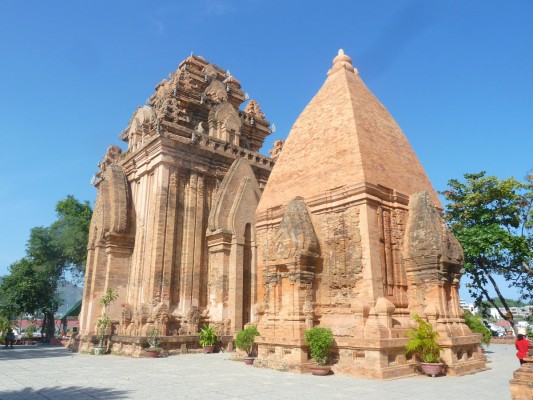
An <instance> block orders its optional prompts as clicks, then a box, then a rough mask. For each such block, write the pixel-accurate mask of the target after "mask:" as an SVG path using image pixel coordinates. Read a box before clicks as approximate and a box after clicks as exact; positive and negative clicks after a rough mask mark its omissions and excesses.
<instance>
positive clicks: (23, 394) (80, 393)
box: [0, 386, 129, 400]
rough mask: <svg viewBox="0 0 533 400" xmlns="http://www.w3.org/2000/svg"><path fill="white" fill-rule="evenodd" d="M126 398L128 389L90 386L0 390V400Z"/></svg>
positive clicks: (111, 399)
mask: <svg viewBox="0 0 533 400" xmlns="http://www.w3.org/2000/svg"><path fill="white" fill-rule="evenodd" d="M41 398H42V399H69V398H71V399H76V398H80V399H86V398H91V399H93V398H94V399H106V400H107V399H110V400H113V399H127V398H129V397H128V391H125V390H115V389H107V388H90V387H78V386H70V387H65V388H63V387H51V388H45V389H40V390H33V389H31V388H25V389H22V390H13V391H7V392H0V400H20V399H41Z"/></svg>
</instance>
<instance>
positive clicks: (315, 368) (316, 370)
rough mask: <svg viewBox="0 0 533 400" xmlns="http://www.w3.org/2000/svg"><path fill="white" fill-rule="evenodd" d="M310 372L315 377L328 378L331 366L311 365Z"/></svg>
mask: <svg viewBox="0 0 533 400" xmlns="http://www.w3.org/2000/svg"><path fill="white" fill-rule="evenodd" d="M309 370H310V371H311V373H312V374H313V375H316V376H326V375H329V372H330V371H331V367H330V366H329V365H310V366H309Z"/></svg>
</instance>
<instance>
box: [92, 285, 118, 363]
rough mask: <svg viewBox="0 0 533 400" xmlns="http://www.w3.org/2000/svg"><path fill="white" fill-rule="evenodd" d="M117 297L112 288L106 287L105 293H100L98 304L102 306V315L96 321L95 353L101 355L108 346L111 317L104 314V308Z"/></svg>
mask: <svg viewBox="0 0 533 400" xmlns="http://www.w3.org/2000/svg"><path fill="white" fill-rule="evenodd" d="M117 297H118V293H117V291H116V290H115V289H113V288H108V289H107V290H106V291H105V293H104V294H103V295H102V297H101V298H100V300H98V304H100V305H101V306H102V315H101V316H100V318H98V320H97V321H96V330H97V335H96V337H97V338H98V346H95V347H94V349H93V353H94V354H95V355H103V354H105V353H106V352H107V347H108V346H109V336H110V335H111V332H110V328H111V319H109V317H108V315H107V314H106V308H107V307H108V306H109V305H110V304H111V303H113V302H114V301H115V300H116V299H117Z"/></svg>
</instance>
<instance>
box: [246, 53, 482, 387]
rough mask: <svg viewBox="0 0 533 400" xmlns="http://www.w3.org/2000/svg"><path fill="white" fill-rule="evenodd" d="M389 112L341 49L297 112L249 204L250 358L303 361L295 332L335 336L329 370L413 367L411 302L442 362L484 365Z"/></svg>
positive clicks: (375, 372) (453, 260)
mask: <svg viewBox="0 0 533 400" xmlns="http://www.w3.org/2000/svg"><path fill="white" fill-rule="evenodd" d="M441 208H442V207H441V205H440V202H439V199H438V197H437V194H436V193H435V190H434V189H433V187H432V185H431V183H430V181H429V179H428V177H427V175H426V173H425V171H424V169H423V167H422V165H421V164H420V162H419V160H418V158H417V157H416V155H415V153H414V151H413V149H412V148H411V146H410V145H409V143H408V141H407V139H406V137H405V135H404V134H403V132H402V131H401V129H400V127H399V126H398V124H397V123H396V122H395V121H394V119H393V118H392V116H391V115H390V114H389V113H388V111H387V110H386V109H385V107H384V106H383V105H382V104H381V103H380V102H379V100H378V99H377V98H376V97H375V96H374V95H373V94H372V93H371V92H370V91H369V90H368V88H367V87H366V86H365V84H364V83H363V81H362V80H361V78H360V77H359V75H358V71H357V70H356V69H355V68H354V67H353V65H352V61H351V59H350V57H348V56H347V55H345V54H344V52H343V51H342V50H341V51H339V54H338V56H337V57H335V59H334V60H333V67H332V69H331V70H330V71H329V72H328V78H327V80H326V81H325V83H324V85H323V86H322V88H321V89H320V90H319V91H318V93H317V94H316V95H315V97H314V98H313V99H312V100H311V102H310V103H309V104H308V105H307V107H306V108H305V110H304V111H303V112H302V114H301V115H300V117H299V118H298V119H297V121H296V123H295V124H294V126H293V128H292V130H291V132H290V134H289V136H288V138H287V141H286V142H285V144H284V145H283V150H282V151H281V154H280V155H279V157H278V159H277V161H276V165H275V167H274V168H273V171H272V173H271V175H270V177H269V180H268V182H267V185H266V187H265V189H264V192H263V195H262V197H261V200H260V202H259V205H258V208H257V213H256V221H257V222H256V235H257V236H256V243H257V244H258V259H259V261H258V264H259V265H258V271H257V273H258V279H257V282H258V288H257V297H258V300H259V301H258V303H257V304H256V306H255V309H256V324H257V325H258V330H259V332H260V333H261V336H260V337H259V338H258V340H257V342H258V359H257V360H256V364H258V365H260V366H264V367H272V368H283V369H291V370H298V371H302V370H305V365H306V363H307V362H308V355H307V348H306V345H305V341H304V332H305V331H306V330H307V329H310V328H312V327H313V326H325V327H329V328H331V329H332V330H333V333H334V336H335V343H336V345H335V354H336V357H335V363H334V369H335V371H336V372H340V373H346V374H353V375H360V376H369V377H375V378H392V377H398V376H404V375H408V374H411V373H412V372H413V365H414V360H413V359H408V358H406V356H405V354H404V346H405V344H406V341H407V339H406V338H405V332H406V331H407V329H408V328H409V327H410V326H411V325H412V320H411V315H412V314H413V313H417V314H419V315H421V316H422V317H423V318H425V319H426V320H428V321H429V322H431V324H432V325H433V326H434V327H435V328H436V329H437V330H438V332H439V333H440V343H441V345H442V346H443V348H444V351H443V354H442V356H443V359H444V361H445V362H446V364H447V365H448V373H450V374H464V373H470V372H473V371H477V370H480V369H483V368H484V367H485V358H484V356H483V355H482V353H481V347H480V337H479V335H477V334H473V333H472V332H471V331H470V329H469V328H468V327H467V326H466V325H465V323H464V319H463V310H462V309H461V307H460V305H459V296H458V286H459V279H460V276H461V273H462V271H461V268H462V260H463V253H462V249H461V246H460V244H459V243H458V242H457V240H456V239H455V238H454V237H453V235H452V234H451V232H450V231H449V230H448V229H447V228H446V226H445V224H444V221H443V220H442V218H441V216H440V211H439V210H440V209H441Z"/></svg>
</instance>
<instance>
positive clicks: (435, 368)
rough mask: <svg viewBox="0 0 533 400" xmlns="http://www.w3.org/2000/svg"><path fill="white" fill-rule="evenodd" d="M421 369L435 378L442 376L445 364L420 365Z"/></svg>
mask: <svg viewBox="0 0 533 400" xmlns="http://www.w3.org/2000/svg"><path fill="white" fill-rule="evenodd" d="M420 369H421V370H422V372H423V373H424V374H426V375H431V376H432V377H433V378H434V377H435V376H437V375H440V374H441V373H442V371H443V370H444V364H442V363H423V362H421V363H420Z"/></svg>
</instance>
